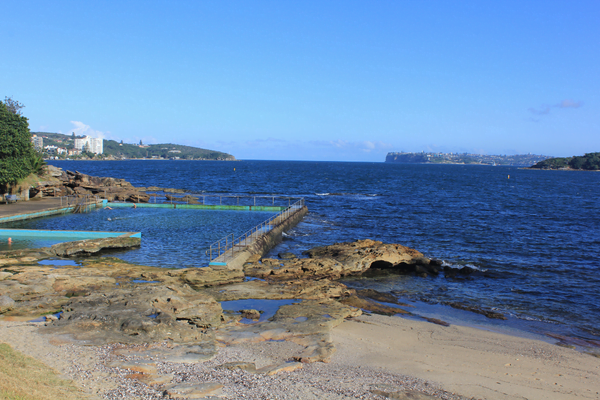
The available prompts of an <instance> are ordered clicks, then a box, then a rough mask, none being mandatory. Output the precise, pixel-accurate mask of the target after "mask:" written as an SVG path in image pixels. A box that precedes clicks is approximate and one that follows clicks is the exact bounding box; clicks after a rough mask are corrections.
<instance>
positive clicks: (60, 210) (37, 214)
mask: <svg viewBox="0 0 600 400" xmlns="http://www.w3.org/2000/svg"><path fill="white" fill-rule="evenodd" d="M102 204H104V202H99V203H95V204H90V205H89V207H92V208H95V207H100V206H101V205H102ZM74 209H75V206H69V207H57V208H46V209H44V210H41V211H34V212H24V213H17V214H13V215H9V216H6V217H0V224H3V223H5V222H14V221H22V220H26V219H33V218H42V217H49V216H51V215H57V214H68V213H72V212H73V210H74Z"/></svg>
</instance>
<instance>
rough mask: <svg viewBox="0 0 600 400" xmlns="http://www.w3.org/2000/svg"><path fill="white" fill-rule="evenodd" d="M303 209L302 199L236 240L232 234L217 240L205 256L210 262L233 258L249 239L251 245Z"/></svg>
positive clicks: (246, 244)
mask: <svg viewBox="0 0 600 400" xmlns="http://www.w3.org/2000/svg"><path fill="white" fill-rule="evenodd" d="M303 207H304V199H303V198H302V199H300V200H298V201H296V202H295V203H293V204H290V205H289V206H288V207H287V208H285V209H284V210H282V211H280V212H279V213H277V214H275V215H274V216H272V217H271V218H269V219H267V220H265V221H263V222H261V223H260V224H258V225H256V226H255V227H253V228H252V229H250V230H248V231H247V232H245V233H243V234H241V235H240V236H238V238H237V239H235V236H234V234H233V233H230V234H228V235H227V236H225V237H224V238H222V239H219V240H217V241H216V242H214V243H213V244H211V245H210V248H209V249H208V250H207V251H206V255H208V256H209V257H210V261H212V260H214V259H216V258H218V257H220V256H224V257H225V258H227V257H232V258H233V256H234V255H235V253H237V252H240V251H242V250H243V248H245V247H247V246H248V244H249V243H248V240H249V239H250V243H252V241H254V239H255V238H257V237H259V236H260V235H263V234H264V233H266V232H268V231H270V230H271V229H273V227H274V226H276V225H278V224H280V223H282V222H283V221H285V220H287V219H288V218H289V217H290V216H291V215H292V214H294V213H295V212H297V211H298V210H300V209H302V208H303ZM223 243H225V245H224V246H222V244H223ZM213 255H214V256H213Z"/></svg>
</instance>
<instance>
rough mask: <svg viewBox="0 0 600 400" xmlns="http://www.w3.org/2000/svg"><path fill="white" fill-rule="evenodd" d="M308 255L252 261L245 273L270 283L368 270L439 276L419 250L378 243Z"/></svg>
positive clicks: (337, 246) (343, 246) (353, 244)
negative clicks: (306, 256)
mask: <svg viewBox="0 0 600 400" xmlns="http://www.w3.org/2000/svg"><path fill="white" fill-rule="evenodd" d="M305 254H307V255H308V256H309V258H290V259H273V258H263V259H262V260H260V261H258V260H256V261H251V260H248V262H246V264H244V272H245V273H246V275H248V276H253V277H258V278H263V279H267V280H271V281H273V280H278V281H281V280H290V279H323V278H327V279H339V278H341V277H344V276H348V275H361V274H363V273H365V272H366V271H368V270H371V271H372V270H384V271H392V272H395V273H403V272H411V273H418V274H422V273H425V274H436V273H437V272H438V269H437V266H435V265H431V264H430V261H429V259H428V258H426V257H424V256H423V254H422V253H420V252H418V251H417V250H414V249H411V248H408V247H405V246H402V245H399V244H385V243H382V242H378V241H374V240H359V241H356V242H348V243H336V244H333V245H331V246H322V247H316V248H314V249H311V250H309V251H307V252H306V253H305Z"/></svg>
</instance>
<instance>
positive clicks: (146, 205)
mask: <svg viewBox="0 0 600 400" xmlns="http://www.w3.org/2000/svg"><path fill="white" fill-rule="evenodd" d="M103 206H108V207H112V208H117V207H119V208H175V209H177V208H179V209H185V210H213V211H266V212H280V211H283V210H285V209H286V207H279V206H227V205H208V204H177V203H163V204H153V203H104V204H103Z"/></svg>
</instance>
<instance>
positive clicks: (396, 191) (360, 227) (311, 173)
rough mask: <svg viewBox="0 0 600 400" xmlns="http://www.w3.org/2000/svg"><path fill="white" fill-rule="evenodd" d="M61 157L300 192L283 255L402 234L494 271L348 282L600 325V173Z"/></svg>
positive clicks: (173, 180)
mask: <svg viewBox="0 0 600 400" xmlns="http://www.w3.org/2000/svg"><path fill="white" fill-rule="evenodd" d="M51 163H52V164H53V165H56V166H59V167H62V168H64V169H68V170H77V171H80V172H82V173H86V174H91V175H99V176H112V177H116V178H123V179H126V180H128V181H130V182H131V183H133V184H134V185H136V186H151V185H153V186H160V187H175V188H182V189H186V190H189V191H190V192H193V193H227V194H265V195H266V194H274V195H293V196H301V197H304V198H305V199H306V201H307V205H308V208H309V210H310V213H309V215H308V216H307V217H306V218H305V219H304V221H303V222H302V223H300V224H299V225H298V226H297V227H296V228H294V229H293V230H292V231H290V232H288V233H287V234H288V236H286V239H285V240H284V242H283V243H282V244H281V245H279V246H278V247H277V248H276V249H274V250H273V251H272V253H273V254H277V253H278V252H281V251H292V252H294V253H296V254H298V255H300V254H301V253H302V251H304V250H306V249H308V248H311V247H314V246H318V245H326V244H331V243H334V242H342V241H350V240H355V239H364V238H370V239H376V240H381V241H384V242H393V243H401V244H404V245H406V246H409V247H413V248H415V249H417V250H420V251H421V252H423V253H424V254H425V255H427V256H429V257H435V258H440V259H443V260H445V261H446V262H447V263H448V264H450V265H453V266H462V265H470V266H473V267H475V268H477V269H479V270H481V271H485V272H486V273H485V274H483V273H482V274H478V275H477V276H474V277H472V278H469V279H466V280H453V279H448V278H445V277H444V276H443V274H442V275H440V276H438V277H429V278H418V277H407V276H399V277H395V278H386V279H385V280H382V279H356V280H350V281H348V284H350V285H352V286H355V287H363V286H364V287H373V288H376V289H378V290H384V291H390V292H394V293H396V294H399V295H400V296H401V297H403V298H405V299H408V300H410V301H412V302H414V304H415V305H419V304H421V305H423V307H422V310H424V311H423V312H424V313H427V312H429V311H427V310H428V309H430V312H431V313H434V314H435V313H438V314H444V313H447V315H448V318H453V316H456V313H457V312H456V311H454V310H453V309H450V308H449V307H445V308H444V307H441V306H439V304H441V303H442V302H446V301H461V302H463V303H466V304H469V305H475V306H482V307H491V308H494V309H497V310H499V311H502V312H504V313H506V314H507V315H509V316H510V317H511V318H510V319H509V321H507V322H503V323H505V324H507V325H510V324H514V323H515V321H517V322H518V321H521V323H522V324H524V325H526V326H528V329H533V330H537V331H539V332H543V331H544V330H545V329H547V330H548V331H559V332H562V333H568V334H572V335H578V336H582V337H588V338H594V337H595V335H598V334H599V333H600V291H599V290H598V288H599V287H600V212H599V211H600V207H599V199H600V173H596V172H566V171H530V170H523V169H518V168H514V167H491V166H462V165H408V164H386V163H343V162H293V161H240V162H210V161H115V162H84V161H62V162H59V161H52V162H51ZM76 228H77V227H73V229H76ZM182 251H184V250H183V249H182ZM435 307H438V308H435ZM440 307H441V308H440ZM434 308H435V310H437V311H435V310H434ZM440 309H441V310H442V311H439V310H440ZM431 310H434V311H431ZM444 310H446V311H444ZM459 314H460V313H459ZM459 317H460V316H459ZM477 318H479V317H477ZM482 318H483V317H482ZM484 319H485V318H484ZM527 321H533V322H532V323H534V322H535V324H533V325H527V324H529V322H527ZM539 321H543V322H539ZM473 323H474V324H477V323H478V322H476V321H475V322H473ZM596 339H597V337H596Z"/></svg>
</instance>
